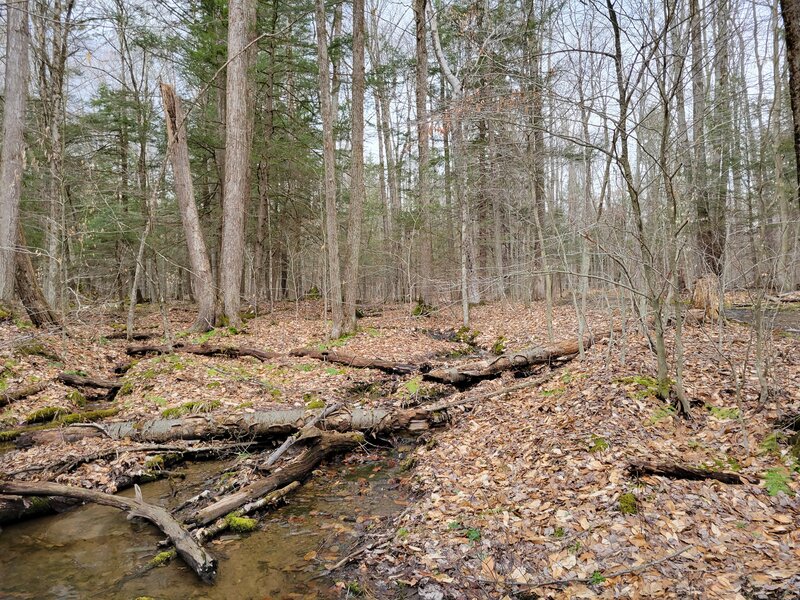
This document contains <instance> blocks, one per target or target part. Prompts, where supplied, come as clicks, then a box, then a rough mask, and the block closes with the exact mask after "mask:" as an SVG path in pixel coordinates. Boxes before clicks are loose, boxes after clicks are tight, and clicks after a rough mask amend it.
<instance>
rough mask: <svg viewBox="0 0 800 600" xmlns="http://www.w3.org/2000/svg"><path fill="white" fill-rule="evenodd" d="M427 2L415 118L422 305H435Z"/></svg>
mask: <svg viewBox="0 0 800 600" xmlns="http://www.w3.org/2000/svg"><path fill="white" fill-rule="evenodd" d="M426 4H427V0H414V21H415V24H416V58H417V62H416V70H415V73H416V86H415V92H416V102H417V105H416V109H417V110H416V117H417V152H418V155H417V194H418V199H419V207H420V224H419V226H420V244H419V247H420V255H419V257H420V260H419V276H420V287H419V290H420V297H421V298H422V301H423V303H425V304H427V305H429V306H434V305H435V304H436V298H435V297H434V292H433V260H432V259H433V256H432V255H433V247H432V245H431V224H430V219H431V215H430V186H429V181H428V180H429V168H430V165H429V163H430V153H429V149H428V135H429V134H430V130H429V123H428V109H427V103H428V44H427V37H426V27H425V7H426Z"/></svg>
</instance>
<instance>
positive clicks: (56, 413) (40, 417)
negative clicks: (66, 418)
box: [25, 406, 69, 424]
mask: <svg viewBox="0 0 800 600" xmlns="http://www.w3.org/2000/svg"><path fill="white" fill-rule="evenodd" d="M67 413H69V410H67V409H66V408H64V407H63V406H45V407H44V408H40V409H39V410H35V411H33V412H32V413H30V414H29V415H28V416H27V417H25V422H26V423H28V424H31V423H45V422H47V421H54V420H55V419H57V418H58V417H60V416H62V415H65V414H67Z"/></svg>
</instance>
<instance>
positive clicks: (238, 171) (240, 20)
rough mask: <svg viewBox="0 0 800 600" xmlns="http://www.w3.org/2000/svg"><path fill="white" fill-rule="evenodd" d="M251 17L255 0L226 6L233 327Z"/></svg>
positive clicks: (228, 296)
mask: <svg viewBox="0 0 800 600" xmlns="http://www.w3.org/2000/svg"><path fill="white" fill-rule="evenodd" d="M255 16H256V9H255V2H254V0H231V2H230V4H229V6H228V65H227V78H226V87H225V100H226V112H225V185H224V188H223V189H224V192H223V194H224V196H223V201H222V246H221V250H220V269H221V271H220V291H221V294H222V312H223V317H224V320H225V322H227V324H229V325H232V326H238V325H239V324H240V323H241V317H240V316H239V307H240V305H241V290H242V269H243V268H244V217H245V211H246V210H247V198H248V195H249V193H250V148H251V145H252V141H253V140H252V136H253V133H252V131H253V106H252V104H253V102H252V91H253V90H252V85H251V83H250V73H249V71H250V66H251V60H252V54H253V53H252V51H251V42H252V37H253V33H252V32H253V27H254V25H255Z"/></svg>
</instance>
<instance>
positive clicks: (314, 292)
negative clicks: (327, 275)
mask: <svg viewBox="0 0 800 600" xmlns="http://www.w3.org/2000/svg"><path fill="white" fill-rule="evenodd" d="M320 298H322V294H321V293H320V291H319V288H318V287H317V286H315V285H312V286H311V289H310V290H308V292H306V299H307V300H319V299H320Z"/></svg>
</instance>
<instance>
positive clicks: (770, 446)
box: [758, 432, 783, 455]
mask: <svg viewBox="0 0 800 600" xmlns="http://www.w3.org/2000/svg"><path fill="white" fill-rule="evenodd" d="M781 441H783V434H780V433H777V432H772V433H770V434H769V435H768V436H767V437H765V438H764V440H763V441H762V442H761V443H760V444H759V445H758V447H759V448H761V451H762V452H764V453H766V454H775V455H779V454H780V453H781V447H780V442H781Z"/></svg>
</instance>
